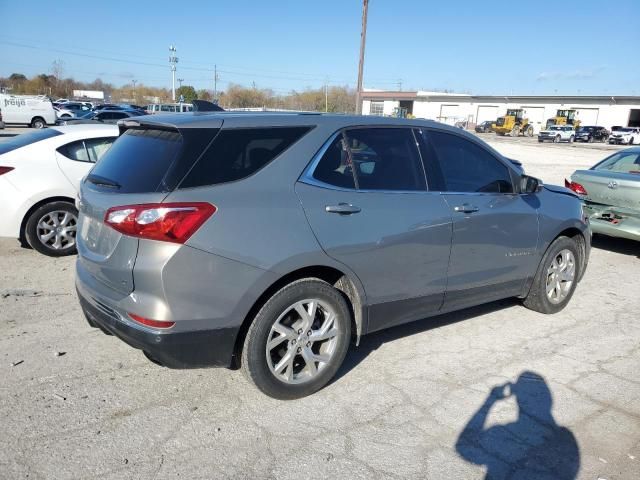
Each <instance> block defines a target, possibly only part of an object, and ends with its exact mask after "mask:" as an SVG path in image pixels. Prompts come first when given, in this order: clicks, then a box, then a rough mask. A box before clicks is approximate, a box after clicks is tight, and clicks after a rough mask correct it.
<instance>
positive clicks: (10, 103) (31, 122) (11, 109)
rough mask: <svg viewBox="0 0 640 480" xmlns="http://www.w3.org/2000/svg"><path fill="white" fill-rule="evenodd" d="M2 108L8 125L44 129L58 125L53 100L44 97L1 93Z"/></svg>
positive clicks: (0, 102) (0, 106)
mask: <svg viewBox="0 0 640 480" xmlns="http://www.w3.org/2000/svg"><path fill="white" fill-rule="evenodd" d="M0 108H2V116H3V118H4V123H5V124H6V125H28V126H30V127H32V128H44V127H46V126H47V125H54V124H55V123H56V112H55V110H54V109H53V105H52V104H51V100H49V99H48V98H47V97H45V96H44V95H39V96H33V95H8V94H5V93H0Z"/></svg>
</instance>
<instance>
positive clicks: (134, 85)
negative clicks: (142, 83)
mask: <svg viewBox="0 0 640 480" xmlns="http://www.w3.org/2000/svg"><path fill="white" fill-rule="evenodd" d="M136 82H137V80H136V79H133V80H131V83H133V101H134V102H135V101H136Z"/></svg>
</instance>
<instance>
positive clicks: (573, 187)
mask: <svg viewBox="0 0 640 480" xmlns="http://www.w3.org/2000/svg"><path fill="white" fill-rule="evenodd" d="M564 186H565V187H567V188H568V189H569V190H573V191H574V192H576V193H577V194H578V195H586V194H587V190H586V189H585V188H584V187H583V186H582V185H580V184H579V183H577V182H571V181H569V180H567V179H566V178H565V180H564Z"/></svg>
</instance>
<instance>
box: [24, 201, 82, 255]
mask: <svg viewBox="0 0 640 480" xmlns="http://www.w3.org/2000/svg"><path fill="white" fill-rule="evenodd" d="M77 224H78V211H77V210H76V208H75V207H74V206H73V204H71V203H68V202H51V203H46V204H44V205H42V206H41V207H39V208H37V209H36V210H35V211H34V212H33V213H32V214H31V215H30V216H29V218H28V219H27V224H26V226H25V236H26V238H27V242H28V243H29V245H31V247H32V248H33V249H34V250H37V251H38V252H40V253H42V254H44V255H48V256H50V257H62V256H64V255H72V254H74V253H76V227H77Z"/></svg>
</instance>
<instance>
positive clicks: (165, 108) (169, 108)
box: [146, 103, 193, 113]
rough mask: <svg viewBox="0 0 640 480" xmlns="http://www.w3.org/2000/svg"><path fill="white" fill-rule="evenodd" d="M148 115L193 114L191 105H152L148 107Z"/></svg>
mask: <svg viewBox="0 0 640 480" xmlns="http://www.w3.org/2000/svg"><path fill="white" fill-rule="evenodd" d="M146 111H147V113H181V112H193V105H192V104H190V103H151V104H149V105H147V108H146Z"/></svg>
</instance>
